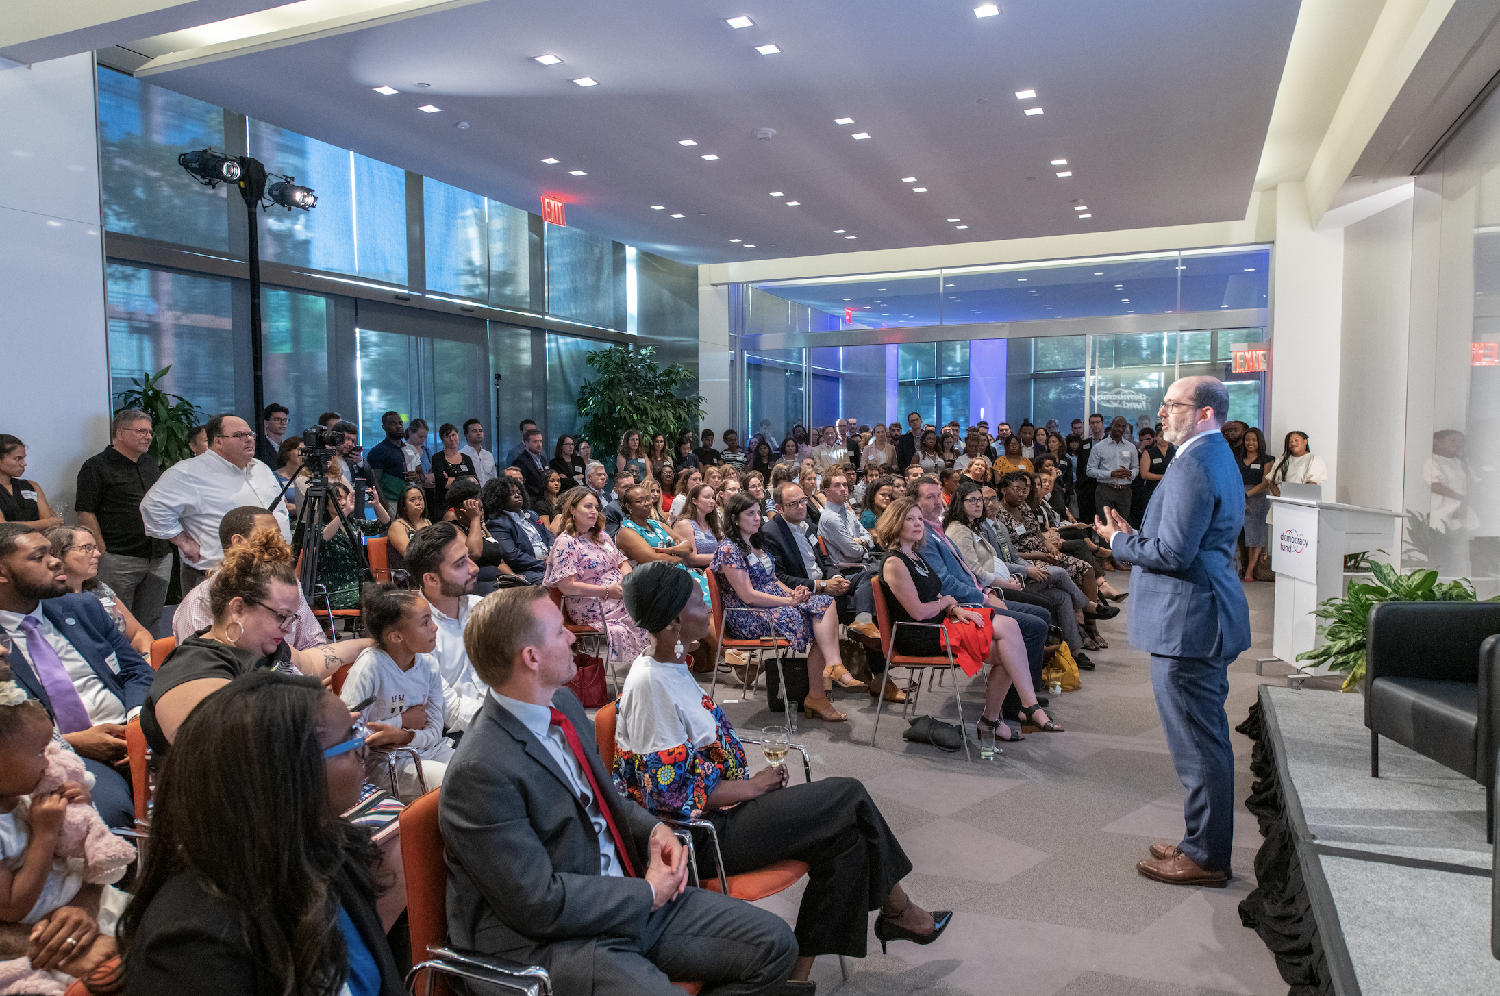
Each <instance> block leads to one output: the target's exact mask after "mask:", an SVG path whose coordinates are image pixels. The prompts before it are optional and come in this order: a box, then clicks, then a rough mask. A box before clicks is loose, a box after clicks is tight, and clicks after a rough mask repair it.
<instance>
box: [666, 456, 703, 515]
mask: <svg viewBox="0 0 1500 996" xmlns="http://www.w3.org/2000/svg"><path fill="white" fill-rule="evenodd" d="M703 480H704V478H703V471H702V470H701V469H699V468H697V467H691V468H689V467H683V468H681V469H680V470H679V471H678V473H677V485H676V488H675V489H674V492H673V495H672V500H671V502H670V503H669V504H668V505H667V507H666V508H663V509H662V511H663V512H665V513H666V519H667V521H668V522H670V521H672V520H673V519H675V518H677V517H678V516H679V515H681V514H682V509H683V506H684V505H686V504H687V493H688V492H689V491H691V490H692V489H694V488H696V487H698V486H699V485H700V484H702V483H703ZM663 490H665V489H663Z"/></svg>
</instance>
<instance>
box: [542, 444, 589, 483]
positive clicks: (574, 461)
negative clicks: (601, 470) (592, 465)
mask: <svg viewBox="0 0 1500 996" xmlns="http://www.w3.org/2000/svg"><path fill="white" fill-rule="evenodd" d="M549 466H550V467H551V468H552V469H553V470H555V471H557V472H558V473H559V474H561V475H562V479H563V483H562V489H563V490H564V491H567V490H570V489H572V488H576V487H580V486H581V485H582V484H583V472H584V470H585V469H586V467H585V466H584V462H583V457H581V456H579V455H578V444H577V443H576V442H574V440H573V437H572V436H567V435H563V436H558V437H557V445H556V446H555V447H553V448H552V462H551V463H550V464H549Z"/></svg>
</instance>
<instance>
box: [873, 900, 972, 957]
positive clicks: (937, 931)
mask: <svg viewBox="0 0 1500 996" xmlns="http://www.w3.org/2000/svg"><path fill="white" fill-rule="evenodd" d="M952 920H953V911H952V910H938V911H937V912H935V913H933V914H932V924H933V927H932V930H931V931H930V932H929V933H926V934H919V933H917V932H916V931H914V930H907V929H906V928H905V927H903V926H901V925H900V924H899V923H897V922H896V921H895V920H892V919H888V918H887V917H886V916H885V915H884V914H881V915H880V916H878V917H876V918H875V939H876V940H877V941H879V942H880V953H881V954H885V946H886V943H887V942H888V941H911V942H912V943H914V944H931V943H932V942H933V941H935V940H937V939H938V938H939V937H941V936H942V934H943V931H945V930H947V929H948V924H949V923H950V922H952Z"/></svg>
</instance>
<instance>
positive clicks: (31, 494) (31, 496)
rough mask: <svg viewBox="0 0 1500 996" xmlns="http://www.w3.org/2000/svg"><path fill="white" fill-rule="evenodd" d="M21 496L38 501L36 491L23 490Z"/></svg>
mask: <svg viewBox="0 0 1500 996" xmlns="http://www.w3.org/2000/svg"><path fill="white" fill-rule="evenodd" d="M21 497H22V498H25V499H27V500H29V501H36V492H35V491H25V490H23V491H22V492H21Z"/></svg>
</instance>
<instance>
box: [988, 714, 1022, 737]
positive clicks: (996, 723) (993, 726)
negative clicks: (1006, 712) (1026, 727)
mask: <svg viewBox="0 0 1500 996" xmlns="http://www.w3.org/2000/svg"><path fill="white" fill-rule="evenodd" d="M979 722H980V723H982V724H983V725H984V728H985V729H986V730H989V731H990V732H991V733H993V734H994V735H995V739H996V740H998V741H1000V742H1001V743H1004V744H1013V743H1016V742H1017V741H1019V740H1025V739H1026V738H1025V737H1023V736H1021V734H1019V733H1017V732H1016V731H1015V730H1012V729H1011V728H1010V727H1009V726H1006V725H1005V720H1003V719H996V720H988V719H985V718H984V716H983V715H982V714H981V715H980V717H979ZM1002 726H1005V732H1006V733H1009V734H1010V736H1008V737H1002V736H1001V735H1000V727H1002Z"/></svg>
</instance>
